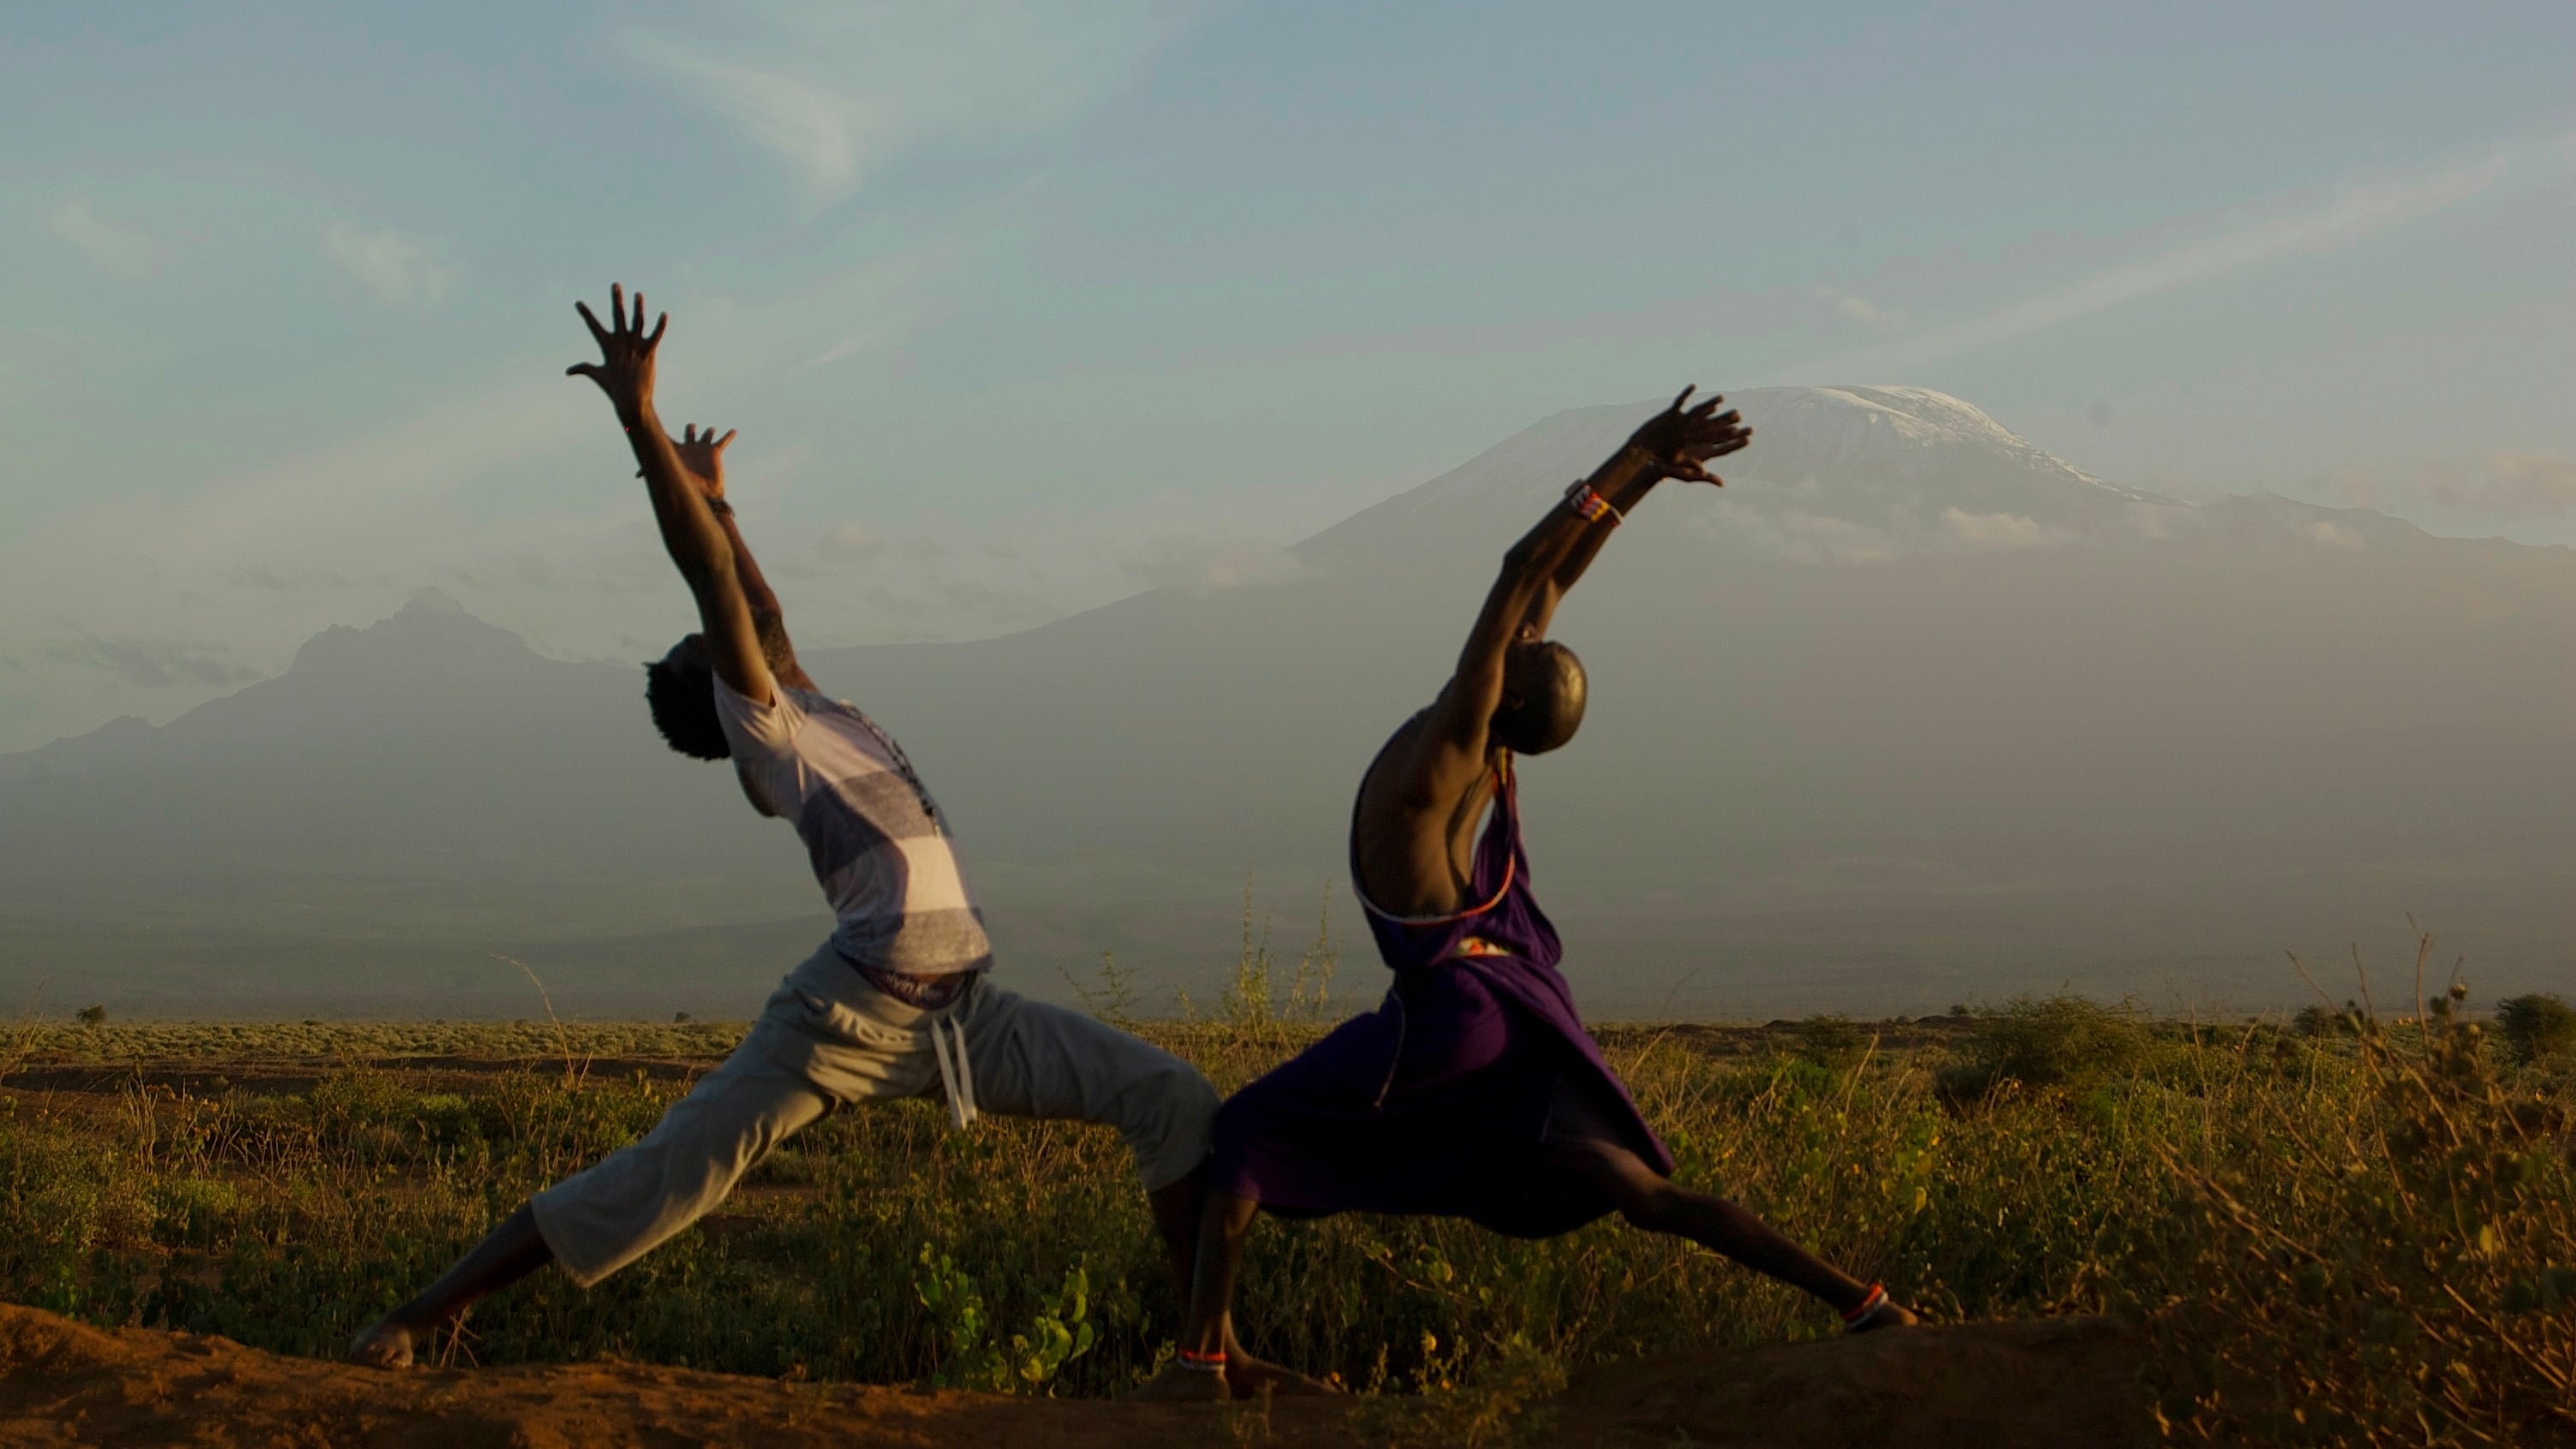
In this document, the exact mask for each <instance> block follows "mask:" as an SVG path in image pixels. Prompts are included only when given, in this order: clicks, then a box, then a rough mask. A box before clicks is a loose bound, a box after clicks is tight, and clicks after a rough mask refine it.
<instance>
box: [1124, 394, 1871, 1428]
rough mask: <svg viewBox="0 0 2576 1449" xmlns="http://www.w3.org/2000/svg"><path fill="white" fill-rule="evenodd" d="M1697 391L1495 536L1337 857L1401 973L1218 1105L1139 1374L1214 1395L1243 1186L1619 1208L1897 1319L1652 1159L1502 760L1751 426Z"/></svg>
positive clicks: (1559, 710) (1509, 1220) (1853, 1308)
mask: <svg viewBox="0 0 2576 1449" xmlns="http://www.w3.org/2000/svg"><path fill="white" fill-rule="evenodd" d="M1692 391H1693V389H1690V388H1685V389H1683V390H1682V394H1681V396H1680V397H1678V398H1676V399H1674V401H1673V405H1672V406H1671V407H1669V408H1667V409H1665V410H1664V411H1663V412H1662V413H1659V414H1657V415H1656V416H1655V417H1654V418H1652V419H1650V420H1649V421H1648V422H1647V423H1646V424H1645V426H1643V427H1641V428H1639V429H1638V430H1637V431H1636V433H1635V435H1634V436H1632V437H1631V438H1629V440H1628V441H1627V443H1626V444H1625V445H1624V446H1622V447H1621V448H1620V449H1619V451H1618V452H1616V453H1614V454H1612V455H1611V456H1610V460H1609V461H1608V462H1606V463H1603V464H1602V465H1601V467H1600V468H1599V469H1598V470H1596V471H1595V472H1594V473H1593V475H1592V476H1591V477H1590V478H1588V479H1585V480H1583V481H1582V482H1579V483H1576V484H1575V485H1574V486H1573V487H1572V488H1570V489H1568V490H1567V492H1566V498H1565V502H1564V503H1563V504H1562V505H1560V506H1557V507H1554V508H1551V509H1549V510H1548V514H1547V516H1546V517H1545V518H1543V519H1541V520H1540V521H1539V524H1538V526H1537V527H1536V528H1533V529H1531V530H1530V531H1529V533H1528V534H1527V535H1526V536H1524V537H1523V538H1522V539H1521V541H1520V542H1519V543H1517V544H1515V545H1513V546H1512V549H1511V551H1510V552H1509V553H1507V554H1505V555H1504V557H1503V570H1502V576H1501V578H1499V579H1498V580H1496V581H1495V583H1494V587H1493V589H1492V591H1491V592H1490V593H1488V594H1487V595H1486V596H1485V607H1484V611H1483V612H1482V613H1481V614H1479V615H1478V616H1477V618H1476V626H1475V629H1474V631H1473V632H1472V633H1470V634H1469V635H1468V637H1467V647H1466V648H1465V649H1464V650H1463V651H1462V652H1461V653H1460V654H1459V657H1458V670H1457V672H1456V673H1455V674H1453V675H1451V676H1450V678H1449V682H1448V684H1447V686H1446V687H1444V688H1443V689H1442V690H1441V691H1440V697H1439V698H1438V699H1436V700H1434V701H1433V702H1432V705H1431V707H1430V708H1429V709H1426V710H1423V711H1421V712H1420V713H1418V714H1416V715H1414V716H1413V717H1412V718H1411V719H1409V720H1407V721H1405V722H1404V724H1403V726H1402V727H1401V728H1399V729H1397V730H1396V732H1395V736H1394V737H1393V738H1392V739H1390V740H1388V741H1387V742H1386V745H1385V747H1384V748H1382V749H1380V750H1379V751H1378V755H1377V758H1376V759H1375V760H1374V761H1372V762H1371V763H1370V765H1369V768H1368V773H1367V774H1366V775H1364V776H1363V777H1362V778H1361V781H1360V792H1359V799H1358V802H1357V804H1356V805H1355V806H1354V808H1353V812H1352V820H1351V875H1352V880H1353V883H1354V884H1355V886H1356V887H1357V889H1358V892H1359V897H1360V903H1361V905H1362V906H1364V907H1365V908H1366V910H1367V916H1368V923H1369V929H1370V931H1371V932H1372V933H1373V934H1374V935H1375V936H1376V937H1377V944H1378V950H1379V952H1380V954H1381V955H1382V956H1383V957H1384V958H1385V960H1386V963H1387V965H1388V966H1389V967H1391V968H1393V970H1394V972H1395V984H1394V986H1393V988H1392V989H1390V990H1389V991H1388V993H1387V996H1386V1000H1385V1002H1384V1004H1382V1005H1381V1006H1379V1008H1378V1009H1377V1010H1376V1011H1374V1012H1372V1013H1370V1014H1368V1015H1366V1016H1360V1017H1355V1018H1353V1019H1351V1020H1350V1021H1347V1022H1344V1023H1343V1024H1342V1025H1341V1026H1340V1027H1338V1028H1336V1029H1335V1030H1334V1031H1333V1032H1332V1034H1331V1035H1329V1036H1327V1037H1325V1038H1324V1039H1323V1040H1322V1041H1320V1042H1317V1043H1316V1044H1315V1045H1314V1046H1313V1047H1311V1048H1309V1049H1308V1050H1306V1051H1305V1052H1304V1053H1302V1054H1300V1055H1299V1056H1297V1057H1296V1058H1295V1059H1293V1060H1291V1061H1289V1062H1288V1063H1287V1064H1285V1065H1283V1066H1281V1067H1280V1068H1279V1069H1277V1070H1276V1071H1273V1072H1271V1073H1270V1074H1269V1075H1268V1076H1265V1077H1263V1078H1261V1079H1260V1080H1259V1081H1256V1082H1254V1083H1252V1084H1251V1085H1250V1086H1248V1087H1245V1088H1244V1089H1243V1090H1242V1091H1241V1092H1238V1093H1237V1094H1235V1096H1234V1097H1233V1098H1232V1099H1231V1100H1229V1101H1228V1102H1227V1103H1226V1104H1225V1106H1224V1107H1223V1108H1222V1109H1221V1110H1220V1111H1219V1112H1218V1114H1217V1125H1216V1155H1215V1158H1214V1159H1213V1161H1212V1163H1211V1173H1210V1182H1209V1187H1210V1192H1209V1196H1208V1200H1207V1207H1206V1210H1205V1214H1204V1217H1203V1219H1202V1221H1201V1225H1200V1230H1199V1248H1198V1260H1197V1266H1196V1272H1195V1285H1194V1288H1193V1290H1192V1293H1191V1295H1190V1296H1191V1300H1192V1303H1191V1312H1190V1315H1189V1318H1188V1320H1187V1321H1186V1322H1185V1323H1184V1325H1183V1328H1182V1333H1181V1340H1180V1353H1179V1356H1178V1358H1177V1359H1176V1360H1175V1361H1174V1362H1173V1363H1172V1364H1171V1365H1170V1366H1169V1367H1167V1368H1166V1369H1165V1370H1164V1371H1163V1372H1162V1373H1161V1374H1160V1375H1158V1376H1157V1377H1156V1378H1155V1379H1154V1380H1153V1381H1152V1382H1151V1383H1149V1384H1147V1385H1146V1386H1145V1388H1144V1389H1143V1390H1141V1391H1140V1392H1141V1394H1142V1395H1143V1396H1146V1397H1152V1398H1184V1399H1198V1398H1221V1397H1224V1396H1225V1394H1226V1393H1227V1391H1228V1384H1227V1364H1226V1358H1227V1355H1226V1346H1227V1345H1228V1344H1229V1343H1231V1342H1232V1341H1233V1333H1232V1315H1231V1305H1232V1301H1233V1296H1234V1280H1235V1270H1236V1265H1237V1264H1238V1263H1239V1261H1240V1260H1241V1257H1242V1252H1243V1241H1244V1236H1245V1234H1246V1233H1247V1232H1248V1231H1249V1230H1250V1228H1251V1225H1252V1218H1253V1214H1254V1212H1255V1210H1257V1209H1261V1208H1267V1209H1269V1210H1270V1211H1271V1212H1273V1213H1276V1214H1279V1215H1281V1216H1290V1217H1314V1216H1323V1215H1326V1214H1330V1213H1337V1212H1351V1211H1358V1212H1379V1213H1408V1214H1427V1215H1436V1216H1447V1217H1465V1218H1470V1219H1472V1220H1474V1221H1476V1222H1479V1223H1482V1224H1484V1225H1485V1226H1487V1227H1490V1228H1493V1229H1494V1230H1496V1231H1498V1232H1503V1233H1509V1234H1512V1235H1514V1236H1518V1237H1553V1236H1555V1235H1557V1234H1559V1233H1565V1232H1570V1231H1572V1230H1573V1229H1575V1228H1578V1227H1580V1226H1582V1225H1583V1224H1585V1223H1588V1222H1590V1221H1592V1220H1593V1219H1595V1218H1597V1217H1600V1216H1601V1215H1602V1214H1604V1213H1608V1212H1614V1211H1615V1212H1617V1213H1618V1214H1619V1215H1620V1216H1622V1217H1624V1218H1626V1219H1627V1220H1628V1221H1629V1222H1631V1223H1633V1224H1635V1225H1636V1226H1638V1227H1641V1228H1644V1229H1646V1230H1648V1231H1650V1232H1658V1233H1671V1234H1674V1235H1676V1236H1680V1237H1685V1238H1689V1239H1691V1240H1692V1241H1694V1242H1697V1243H1700V1244H1702V1245H1703V1246H1706V1247H1708V1248H1711V1249H1714V1250H1715V1251H1717V1252H1720V1253H1723V1254H1725V1255H1726V1256H1727V1257H1729V1258H1732V1259H1734V1260H1735V1261H1737V1262H1739V1263H1742V1264H1743V1265H1745V1266H1746V1267H1748V1268H1751V1269H1753V1270H1754V1271H1756V1272H1759V1273H1763V1274H1767V1275H1769V1276H1770V1277H1773V1278H1777V1279H1779V1280H1780V1281H1782V1282H1784V1283H1788V1284H1790V1285H1792V1286H1793V1287H1797V1288H1801V1289H1804V1290H1805V1291H1806V1292H1808V1293H1809V1294H1812V1295H1813V1296H1815V1297H1816V1298H1818V1299H1820V1300H1822V1301H1823V1302H1824V1303H1825V1304H1826V1305H1827V1306H1828V1307H1830V1308H1832V1309H1833V1310H1834V1311H1835V1312H1837V1313H1838V1314H1840V1315H1841V1316H1842V1319H1843V1322H1844V1324H1845V1325H1846V1326H1847V1327H1849V1328H1850V1329H1851V1330H1852V1331H1854V1332H1867V1331H1869V1330H1872V1329H1878V1328H1888V1327H1896V1326H1900V1325H1905V1324H1911V1323H1913V1322H1914V1321H1915V1317H1914V1315H1913V1314H1912V1313H1911V1312H1908V1311H1907V1310H1906V1309H1905V1308H1903V1307H1901V1306H1899V1305H1898V1304H1897V1303H1895V1302H1894V1301H1893V1300H1891V1299H1890V1298H1889V1297H1888V1296H1887V1292H1886V1290H1885V1289H1883V1288H1881V1287H1878V1286H1876V1285H1873V1284H1869V1283H1863V1282H1861V1281H1860V1280H1858V1279H1856V1278H1853V1277H1851V1276H1850V1275H1849V1274H1847V1273H1844V1272H1843V1271H1842V1270H1840V1269H1839V1268H1836V1267H1834V1266H1833V1265H1832V1264H1830V1263H1827V1262H1825V1261H1824V1260H1823V1259H1821V1258H1818V1257H1816V1256H1815V1255H1814V1254H1812V1253H1809V1252H1807V1251H1806V1250H1805V1249H1803V1248H1801V1247H1799V1246H1798V1245H1797V1244H1796V1243H1793V1242H1791V1241H1790V1240H1789V1239H1788V1238H1786V1237H1784V1236H1782V1235H1781V1234H1780V1232H1779V1231H1778V1230H1777V1229H1775V1228H1773V1227H1771V1226H1770V1225H1769V1224H1768V1223H1765V1222H1763V1221H1762V1220H1761V1219H1760V1218H1758V1217H1755V1216H1754V1215H1753V1214H1752V1213H1750V1212H1747V1211H1745V1210H1744V1209H1743V1208H1741V1207H1738V1206H1737V1205H1735V1204H1734V1203H1731V1202H1728V1201H1726V1200H1724V1199H1722V1198H1718V1197H1712V1196H1710V1195H1709V1194H1707V1193H1702V1192H1694V1191H1692V1190H1690V1189H1689V1188H1685V1187H1682V1186H1680V1185H1678V1184H1676V1183H1675V1182H1674V1181H1673V1180H1672V1171H1673V1158H1672V1154H1671V1153H1669V1152H1667V1151H1665V1149H1664V1145H1663V1144H1662V1143H1661V1142H1660V1141H1658V1140H1656V1137H1655V1134H1654V1132H1653V1130H1652V1129H1650V1128H1648V1127H1647V1125H1646V1123H1645V1121H1644V1119H1643V1118H1641V1117H1640V1116H1639V1115H1638V1112H1637V1105H1636V1102H1635V1101H1634V1099H1632V1098H1631V1097H1630V1096H1629V1094H1628V1089H1627V1087H1626V1085H1625V1084H1624V1083H1622V1082H1621V1081H1620V1080H1619V1077H1618V1075H1617V1074H1616V1073H1615V1072H1613V1071H1611V1070H1610V1067H1609V1065H1608V1064H1607V1063H1605V1062H1604V1061H1603V1060H1602V1057H1601V1049H1600V1048H1599V1046H1597V1045H1596V1044H1595V1043H1594V1042H1593V1040H1592V1037H1591V1035H1590V1033H1588V1032H1587V1031H1585V1030H1584V1027H1583V1021H1582V1018H1581V1017H1580V1016H1578V1015H1577V1014H1576V1012H1575V1008H1574V997H1573V994H1572V992H1571V991H1570V990H1569V989H1568V987H1567V985H1566V982H1565V978H1564V977H1563V976H1561V975H1559V974H1558V972H1557V969H1556V963H1557V962H1558V960H1559V959H1560V958H1561V957H1562V955H1563V952H1562V950H1561V949H1560V947H1559V946H1558V944H1557V938H1556V930H1555V928H1554V927H1553V926H1551V925H1550V924H1549V923H1548V919H1547V916H1546V914H1545V913H1543V912H1542V911H1540V910H1539V907H1538V902H1537V900H1536V899H1535V898H1534V897H1533V896H1532V895H1531V893H1530V870H1529V858H1528V856H1527V855H1526V854H1525V853H1523V851H1522V849H1521V839H1520V816H1519V812H1518V810H1517V808H1516V803H1515V799H1514V789H1513V780H1512V760H1513V757H1514V756H1516V755H1536V754H1544V753H1546V752H1547V751H1549V750H1553V749H1555V748H1557V747H1558V746H1560V745H1562V744H1564V743H1565V742H1566V741H1567V740H1569V739H1571V738H1573V736H1574V731H1575V728H1576V726H1578V725H1580V724H1581V723H1582V722H1583V706H1584V692H1585V684H1584V675H1583V666H1582V664H1581V663H1579V662H1578V661H1577V660H1576V659H1575V657H1574V653H1573V651H1571V650H1569V649H1567V648H1566V647H1565V646H1564V645H1562V644H1558V643H1555V642H1554V641H1552V640H1550V639H1548V638H1547V625H1548V620H1549V618H1550V616H1552V615H1553V614H1554V613H1555V612H1556V605H1557V602H1558V600H1560V599H1562V598H1563V597H1564V595H1565V591H1566V590H1567V589H1569V588H1572V587H1573V586H1574V581H1575V580H1577V579H1579V578H1581V577H1582V576H1583V571H1584V569H1585V568H1587V567H1588V566H1590V564H1591V562H1592V558H1593V555H1595V554H1597V553H1599V552H1600V551H1601V545H1602V544H1603V543H1604V542H1605V541H1606V540H1607V539H1608V538H1609V536H1610V532H1611V530H1612V529H1614V528H1616V527H1618V526H1619V524H1620V523H1621V522H1623V521H1624V520H1625V519H1626V517H1627V515H1628V514H1629V513H1630V512H1631V511H1632V510H1634V509H1635V508H1636V507H1637V505H1638V504H1639V503H1642V502H1643V501H1644V500H1645V497H1646V495H1647V494H1648V493H1649V492H1651V491H1652V490H1653V489H1654V487H1655V485H1656V484H1657V483H1659V482H1661V481H1662V480H1664V479H1666V478H1680V479H1687V480H1690V481H1693V482H1701V483H1708V484H1716V483H1718V482H1719V481H1720V480H1719V479H1718V478H1717V477H1716V476H1714V475H1713V474H1711V473H1710V472H1708V470H1707V468H1706V466H1705V465H1706V464H1707V463H1709V462H1710V461H1711V460H1713V459H1716V458H1720V457H1724V456H1725V455H1727V454H1729V453H1732V452H1735V451H1736V450H1737V449H1739V448H1742V447H1743V446H1744V445H1745V443H1746V442H1747V441H1748V440H1749V439H1750V438H1751V437H1752V429H1750V428H1747V427H1746V426H1744V422H1743V419H1742V418H1741V417H1740V416H1739V415H1738V414H1736V413H1734V412H1724V413H1721V412H1719V411H1718V410H1717V409H1718V405H1719V404H1720V403H1721V402H1722V401H1724V399H1722V398H1716V397H1712V398H1710V399H1708V400H1707V401H1706V402H1703V403H1700V404H1699V405H1697V406H1695V407H1694V406H1690V405H1689V404H1690V395H1691V392H1692ZM1480 820H1483V821H1484V822H1485V824H1484V828H1483V830H1482V832H1481V833H1480V832H1479V831H1478V828H1477V827H1478V822H1479V821H1480Z"/></svg>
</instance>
